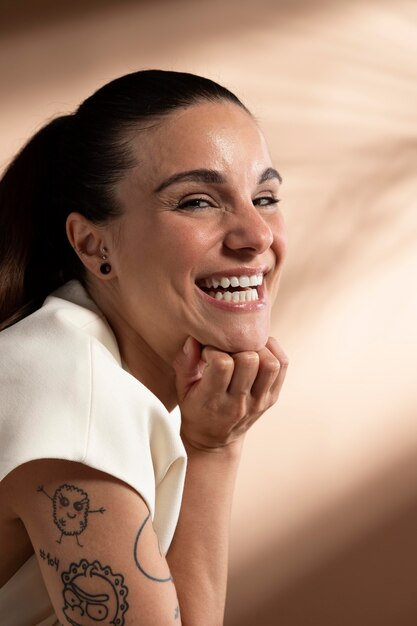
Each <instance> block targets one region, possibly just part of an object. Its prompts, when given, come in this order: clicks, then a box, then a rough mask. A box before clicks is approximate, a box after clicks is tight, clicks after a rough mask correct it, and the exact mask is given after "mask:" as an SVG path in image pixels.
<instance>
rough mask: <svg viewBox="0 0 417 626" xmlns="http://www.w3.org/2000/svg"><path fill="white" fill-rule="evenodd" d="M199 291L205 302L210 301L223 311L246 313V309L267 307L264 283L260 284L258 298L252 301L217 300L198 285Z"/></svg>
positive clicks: (258, 309)
mask: <svg viewBox="0 0 417 626" xmlns="http://www.w3.org/2000/svg"><path fill="white" fill-rule="evenodd" d="M196 289H197V293H198V295H199V296H200V298H202V299H203V300H204V302H208V303H209V304H211V306H214V307H216V308H218V309H222V310H223V311H229V312H230V313H231V312H235V313H244V312H246V311H248V312H250V311H261V310H262V309H264V308H265V307H266V299H265V287H264V283H262V285H258V287H257V288H256V289H257V292H258V300H253V301H252V302H226V301H225V300H216V299H215V298H212V297H211V296H209V295H208V294H207V293H206V292H205V291H203V290H202V289H199V287H197V285H196Z"/></svg>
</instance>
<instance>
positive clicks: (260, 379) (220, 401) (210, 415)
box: [173, 337, 288, 450]
mask: <svg viewBox="0 0 417 626" xmlns="http://www.w3.org/2000/svg"><path fill="white" fill-rule="evenodd" d="M173 366H174V369H175V372H176V385H177V394H178V404H179V406H180V409H181V418H182V419H181V436H182V438H183V440H184V441H185V442H186V443H188V444H189V445H191V446H193V447H194V448H197V449H202V450H212V449H215V448H221V447H224V446H227V445H229V444H231V443H233V442H235V441H237V440H239V439H241V438H242V437H243V435H244V434H245V433H246V431H247V430H248V429H249V428H250V427H251V426H252V424H253V423H254V422H255V421H256V420H257V419H258V418H259V417H260V416H261V415H262V413H264V412H265V411H266V410H267V409H269V408H270V407H271V406H272V405H273V404H274V403H275V402H276V401H277V399H278V396H279V393H280V390H281V387H282V384H283V382H284V378H285V374H286V371H287V367H288V360H287V357H286V356H285V354H284V352H283V351H282V349H281V348H280V346H279V345H278V343H277V341H276V340H275V339H274V338H273V337H270V338H269V340H268V342H267V344H266V346H265V347H264V348H262V350H259V352H237V353H235V354H228V353H226V352H222V351H221V350H217V349H216V348H212V347H209V346H207V347H205V348H203V349H202V348H201V346H200V344H199V343H198V342H197V341H196V340H195V339H194V338H192V337H189V338H188V339H187V341H186V342H185V344H184V347H183V349H182V350H181V351H180V352H179V353H178V354H177V356H176V358H175V361H174V363H173Z"/></svg>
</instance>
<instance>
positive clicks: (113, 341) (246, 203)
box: [0, 70, 287, 626]
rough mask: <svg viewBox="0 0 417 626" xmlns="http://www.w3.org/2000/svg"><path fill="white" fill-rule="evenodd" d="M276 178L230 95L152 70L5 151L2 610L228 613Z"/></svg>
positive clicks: (78, 615)
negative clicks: (232, 534)
mask: <svg viewBox="0 0 417 626" xmlns="http://www.w3.org/2000/svg"><path fill="white" fill-rule="evenodd" d="M280 180H281V179H280V175H279V174H278V172H277V171H276V170H275V169H274V168H273V166H272V163H271V160H270V156H269V153H268V149H267V146H266V143H265V140H264V138H263V136H262V134H261V132H260V131H259V129H258V126H257V124H256V122H255V121H254V119H253V118H252V117H251V115H250V113H249V112H248V111H247V109H246V108H245V107H244V106H243V105H242V103H241V102H240V101H239V100H238V99H237V98H236V97H235V96H234V95H233V94H231V93H230V92H229V91H228V90H226V89H224V88H223V87H221V86H219V85H217V84H215V83H213V82H212V81H210V80H207V79H204V78H200V77H197V76H193V75H191V74H183V73H177V72H164V71H155V70H151V71H144V72H136V73H133V74H130V75H128V76H124V77H122V78H119V79H117V80H115V81H113V82H111V83H109V84H108V85H106V86H104V87H103V88H101V89H100V90H99V91H97V92H96V93H95V94H94V95H93V96H91V97H90V98H88V99H87V100H86V101H85V102H84V103H83V104H82V105H81V106H80V107H79V109H78V110H77V111H76V113H74V114H73V115H67V116H63V117H61V118H58V119H56V120H53V121H52V122H51V123H50V124H49V125H47V126H46V127H45V128H43V129H42V130H41V131H40V132H39V133H38V134H37V135H36V136H35V137H34V138H33V139H32V140H31V141H30V142H29V144H28V145H27V146H26V147H25V148H24V149H23V151H22V152H21V153H20V155H18V156H17V158H16V159H15V161H14V162H13V163H12V164H11V165H10V167H9V169H8V171H7V172H6V174H5V176H4V178H3V180H2V182H1V188H0V207H1V218H0V219H1V222H0V233H1V254H0V260H1V262H0V271H1V297H0V300H1V305H2V313H1V322H2V326H3V328H5V330H4V331H3V332H2V333H1V334H0V377H1V382H0V389H1V398H2V401H1V405H2V406H1V409H0V415H1V420H2V422H1V423H2V426H1V428H2V430H1V470H2V473H1V478H3V480H2V483H1V485H0V511H1V513H0V541H1V554H2V559H1V566H0V585H3V587H2V589H1V590H0V614H1V615H2V619H3V618H4V619H6V622H4V623H7V625H8V626H24V625H33V624H39V623H42V624H43V625H46V624H48V625H49V624H58V623H60V624H65V625H66V624H72V625H75V626H85V625H88V626H90V625H92V624H96V623H99V624H101V625H104V624H106V625H107V624H109V625H110V624H116V625H119V626H120V625H126V626H127V625H138V624H143V625H148V624H149V625H155V624H157V625H164V624H173V623H175V624H181V623H182V624H184V625H190V626H197V625H198V626H203V625H210V626H215V625H216V626H217V625H219V624H221V623H222V620H223V611H224V602H225V589H226V574H227V552H228V526H229V515H230V506H231V500H232V494H233V488H234V480H235V475H236V470H237V466H238V462H239V457H240V454H241V450H242V444H243V440H244V436H245V433H246V432H247V430H248V429H249V428H250V426H251V425H252V424H253V422H254V421H255V420H256V419H258V418H259V416H260V415H261V414H262V413H263V412H264V411H265V410H266V409H268V408H269V407H270V406H271V405H272V404H273V403H274V402H275V401H276V400H277V397H278V394H279V391H280V388H281V386H282V383H283V380H284V376H285V371H286V366H287V363H286V358H285V355H284V354H283V352H282V350H281V349H280V347H279V346H278V344H277V343H276V341H275V340H274V339H272V338H269V337H268V334H269V321H270V312H271V304H272V301H273V299H274V296H275V293H276V289H277V286H278V281H279V277H280V272H281V267H282V263H283V260H284V256H285V233H284V226H283V222H282V218H281V215H280V212H279V211H278V208H277V203H278V191H279V184H280ZM51 292H53V293H52V295H50V296H48V294H51ZM47 296H48V297H47ZM45 298H46V300H45ZM44 300H45V302H44ZM177 405H178V406H179V409H178V408H177ZM186 457H187V458H188V460H187V470H186V471H185V458H186ZM180 505H181V506H180ZM35 557H36V559H35ZM39 570H40V573H39ZM42 579H43V581H44V582H42ZM45 588H46V589H45ZM51 604H52V607H53V608H52V607H51Z"/></svg>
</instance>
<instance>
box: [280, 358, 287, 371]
mask: <svg viewBox="0 0 417 626" xmlns="http://www.w3.org/2000/svg"><path fill="white" fill-rule="evenodd" d="M288 365H289V360H288V357H286V356H284V357H283V358H282V359H280V366H281V369H287V367H288Z"/></svg>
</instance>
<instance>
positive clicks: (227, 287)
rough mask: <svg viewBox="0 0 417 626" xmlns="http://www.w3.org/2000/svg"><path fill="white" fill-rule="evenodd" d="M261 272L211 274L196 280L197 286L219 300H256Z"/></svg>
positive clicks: (235, 302) (261, 279)
mask: <svg viewBox="0 0 417 626" xmlns="http://www.w3.org/2000/svg"><path fill="white" fill-rule="evenodd" d="M263 278H264V277H263V273H262V272H260V273H258V274H252V275H250V276H248V275H243V276H212V277H207V278H203V279H200V280H198V281H197V283H196V284H197V287H198V288H199V289H200V290H201V291H203V292H204V293H205V294H206V295H208V296H209V297H211V298H213V299H214V300H217V301H219V302H221V301H223V302H230V303H233V304H238V303H242V304H243V303H246V302H256V301H257V300H259V299H260V294H259V291H260V287H261V285H262V284H263Z"/></svg>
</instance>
